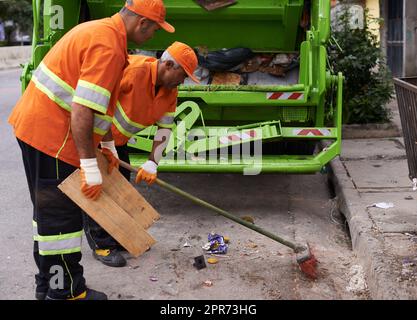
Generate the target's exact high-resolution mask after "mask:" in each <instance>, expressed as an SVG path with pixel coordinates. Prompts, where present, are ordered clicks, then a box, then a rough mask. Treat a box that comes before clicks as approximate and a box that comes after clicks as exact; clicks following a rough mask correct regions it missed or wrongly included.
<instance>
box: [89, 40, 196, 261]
mask: <svg viewBox="0 0 417 320" xmlns="http://www.w3.org/2000/svg"><path fill="white" fill-rule="evenodd" d="M197 66H198V60H197V56H196V54H195V53H194V51H193V49H191V48H190V47H189V46H187V45H186V44H184V43H181V42H174V43H173V44H172V45H171V46H170V47H169V48H168V49H167V50H166V51H164V53H163V54H162V56H161V58H160V59H159V60H158V59H156V58H153V57H146V56H129V66H128V67H127V68H126V69H125V71H124V75H123V79H122V82H121V87H120V96H119V101H118V103H117V107H116V111H115V113H114V118H113V126H112V133H113V137H114V140H115V143H116V147H117V151H118V155H119V157H120V159H122V160H124V161H126V162H129V155H128V148H127V143H128V141H129V139H131V138H132V137H133V136H134V135H135V134H136V133H138V132H139V131H141V130H143V129H145V128H146V127H148V126H151V125H155V124H156V125H157V126H158V129H157V131H156V134H155V136H154V142H153V147H152V151H151V152H150V155H149V159H148V160H147V161H146V162H145V163H144V164H143V165H142V166H141V169H140V170H139V172H138V174H137V176H136V179H135V180H136V183H139V182H140V181H145V182H147V183H149V184H151V183H153V182H154V181H155V179H156V176H157V168H158V163H159V161H160V160H161V158H162V153H163V151H164V150H165V148H166V146H167V144H168V141H169V138H170V135H171V129H172V127H173V126H174V115H175V110H176V106H177V95H178V89H177V86H178V85H180V84H182V83H183V82H184V80H185V78H187V77H190V78H191V79H192V80H193V81H195V82H198V79H197V78H196V77H195V76H194V75H193V73H194V71H195V69H196V68H197ZM120 171H121V172H122V173H123V175H124V176H125V177H126V178H127V179H128V180H130V172H129V171H128V170H126V169H123V168H120ZM85 218H86V219H87V220H86V223H85V226H84V230H85V233H86V236H87V239H88V242H89V244H90V247H91V248H92V249H93V256H94V257H95V258H96V259H98V260H99V261H101V262H102V263H103V264H105V265H108V266H111V267H123V266H125V265H126V260H125V258H124V257H123V256H122V255H121V254H120V250H123V248H122V247H121V246H120V244H118V243H117V241H116V240H115V239H113V238H112V237H111V236H110V235H109V234H108V233H107V232H106V231H105V230H104V229H102V228H101V227H100V226H99V225H98V224H97V223H96V222H95V221H94V220H93V219H91V218H90V217H88V216H85Z"/></svg>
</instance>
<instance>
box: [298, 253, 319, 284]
mask: <svg viewBox="0 0 417 320" xmlns="http://www.w3.org/2000/svg"><path fill="white" fill-rule="evenodd" d="M299 266H300V269H301V271H302V272H303V273H304V274H305V275H306V276H307V277H309V278H310V279H317V259H316V257H315V256H314V255H313V254H311V255H310V257H309V258H308V259H307V260H305V261H303V262H301V263H299Z"/></svg>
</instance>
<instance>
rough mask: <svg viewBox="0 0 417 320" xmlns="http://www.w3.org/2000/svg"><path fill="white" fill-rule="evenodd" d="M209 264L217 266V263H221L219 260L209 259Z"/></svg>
mask: <svg viewBox="0 0 417 320" xmlns="http://www.w3.org/2000/svg"><path fill="white" fill-rule="evenodd" d="M207 262H208V263H210V264H216V263H217V262H219V259H217V258H208V259H207Z"/></svg>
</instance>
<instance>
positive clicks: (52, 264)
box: [9, 0, 175, 300]
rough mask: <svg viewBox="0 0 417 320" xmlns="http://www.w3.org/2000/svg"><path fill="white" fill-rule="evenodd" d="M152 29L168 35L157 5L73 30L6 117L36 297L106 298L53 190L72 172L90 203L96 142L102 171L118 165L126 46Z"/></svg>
mask: <svg viewBox="0 0 417 320" xmlns="http://www.w3.org/2000/svg"><path fill="white" fill-rule="evenodd" d="M160 28H163V29H165V30H166V31H168V32H174V30H175V29H174V28H173V27H172V26H171V25H170V24H168V23H167V22H166V21H165V7H164V4H163V2H162V0H129V1H127V2H126V5H125V6H124V8H122V10H121V11H120V12H119V13H117V14H115V15H113V16H112V17H110V18H106V19H101V20H95V21H90V22H86V23H82V24H80V25H78V26H76V27H75V28H73V29H72V30H70V31H69V32H68V33H67V34H65V35H64V36H63V37H62V38H61V39H60V40H59V41H58V43H57V44H56V45H55V46H54V47H53V48H52V49H51V50H50V51H49V52H48V54H47V55H46V56H45V58H44V59H43V61H42V62H41V63H40V65H39V67H38V68H37V69H36V71H35V72H34V74H33V76H32V80H31V82H30V83H29V85H28V88H27V89H26V91H25V93H24V94H23V96H22V97H21V99H20V100H19V101H18V103H17V104H16V106H15V108H14V109H13V111H12V114H11V116H10V118H9V122H10V124H11V125H12V126H13V127H14V133H15V135H16V138H17V141H18V143H19V146H20V148H21V151H22V156H23V163H24V167H25V172H26V177H27V181H28V185H29V190H30V195H31V200H32V202H33V206H34V210H33V227H34V257H35V262H36V265H37V267H38V269H39V273H38V274H37V275H36V276H35V280H36V298H37V299H45V298H46V299H48V300H61V299H62V300H63V299H69V300H81V299H86V300H105V299H107V296H106V295H105V294H104V293H102V292H98V291H95V290H92V289H89V288H87V287H86V281H85V279H84V276H83V267H82V266H81V265H80V260H81V236H82V229H83V212H82V210H81V209H80V208H79V207H78V206H77V205H75V204H74V203H73V202H72V201H71V200H70V199H69V198H67V197H66V196H65V195H64V194H63V193H62V192H61V191H60V190H59V189H58V188H57V186H58V185H59V184H60V183H61V182H62V181H63V180H64V179H65V178H67V177H68V176H69V175H70V174H71V173H72V172H74V171H75V170H76V169H77V168H80V169H81V177H82V183H81V185H80V188H81V190H82V192H83V193H84V195H85V196H86V197H87V198H89V199H90V200H91V201H94V200H95V199H97V198H98V197H99V196H100V192H101V183H102V177H101V173H100V170H99V168H98V166H97V160H96V153H95V152H96V149H97V147H98V145H99V143H100V141H103V142H101V147H102V152H103V154H104V155H105V156H106V158H107V159H108V161H109V166H108V170H109V171H110V170H112V169H113V168H114V167H118V159H117V153H116V152H115V148H114V142H112V137H111V133H109V132H111V131H110V127H111V123H112V116H113V114H114V112H115V106H116V100H117V97H118V96H119V88H120V81H121V79H122V75H123V70H124V68H125V67H126V66H127V64H128V61H127V60H128V54H127V41H133V42H135V43H136V44H141V43H143V42H144V41H146V40H148V39H150V38H152V36H153V35H154V33H155V31H156V30H158V29H160ZM57 276H58V277H61V278H62V279H60V280H62V281H59V279H57V278H56V277H57ZM52 280H53V281H52Z"/></svg>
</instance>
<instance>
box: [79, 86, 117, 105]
mask: <svg viewBox="0 0 417 320" xmlns="http://www.w3.org/2000/svg"><path fill="white" fill-rule="evenodd" d="M74 96H75V97H77V98H81V99H83V100H87V101H90V102H92V104H93V105H97V106H98V107H100V109H105V110H107V107H108V105H109V101H110V98H109V97H107V96H105V95H104V94H102V93H100V92H97V91H95V90H92V89H90V88H86V87H84V86H82V85H81V84H80V83H79V84H78V85H77V88H76V90H75V94H74Z"/></svg>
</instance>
